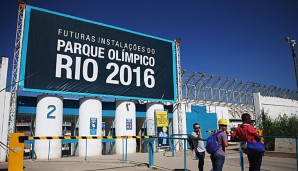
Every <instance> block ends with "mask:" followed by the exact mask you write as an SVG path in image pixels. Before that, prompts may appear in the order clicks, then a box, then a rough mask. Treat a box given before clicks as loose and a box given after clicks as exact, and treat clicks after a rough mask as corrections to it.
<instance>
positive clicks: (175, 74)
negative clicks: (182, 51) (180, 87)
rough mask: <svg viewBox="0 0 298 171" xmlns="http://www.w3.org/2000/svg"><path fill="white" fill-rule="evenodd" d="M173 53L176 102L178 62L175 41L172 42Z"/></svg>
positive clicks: (175, 97)
mask: <svg viewBox="0 0 298 171" xmlns="http://www.w3.org/2000/svg"><path fill="white" fill-rule="evenodd" d="M172 50H173V52H172V54H173V85H174V102H176V101H177V94H178V93H177V63H176V60H177V59H176V58H177V55H176V46H175V42H173V43H172Z"/></svg>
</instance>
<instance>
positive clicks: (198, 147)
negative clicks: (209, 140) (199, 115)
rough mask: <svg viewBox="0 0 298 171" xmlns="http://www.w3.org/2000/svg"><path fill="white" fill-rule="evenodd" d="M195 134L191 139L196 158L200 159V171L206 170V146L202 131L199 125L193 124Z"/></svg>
mask: <svg viewBox="0 0 298 171" xmlns="http://www.w3.org/2000/svg"><path fill="white" fill-rule="evenodd" d="M193 129H194V132H192V133H191V139H192V142H193V144H194V149H195V152H196V156H197V158H198V159H199V163H198V168H199V171H203V170H204V158H205V146H204V142H203V140H202V131H201V128H200V125H199V124H198V123H195V124H193Z"/></svg>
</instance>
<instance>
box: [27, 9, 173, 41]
mask: <svg viewBox="0 0 298 171" xmlns="http://www.w3.org/2000/svg"><path fill="white" fill-rule="evenodd" d="M27 6H29V5H27ZM29 7H30V8H32V9H35V10H39V11H43V12H47V13H51V14H55V15H59V16H62V17H67V18H72V19H76V20H80V21H84V22H87V23H92V24H96V25H100V26H105V27H109V28H113V29H116V30H121V31H125V32H128V33H133V34H137V35H141V36H145V37H149V38H153V39H157V40H161V41H165V42H170V43H171V42H173V41H172V40H167V39H163V38H160V37H156V36H151V35H148V34H144V33H140V32H136V31H132V30H128V29H124V28H121V27H116V26H112V25H108V24H104V23H101V22H95V21H92V20H87V19H84V18H80V17H75V16H72V15H68V14H63V13H59V12H55V11H51V10H47V9H43V8H39V7H33V6H29Z"/></svg>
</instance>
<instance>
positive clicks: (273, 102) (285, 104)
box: [254, 93, 298, 120]
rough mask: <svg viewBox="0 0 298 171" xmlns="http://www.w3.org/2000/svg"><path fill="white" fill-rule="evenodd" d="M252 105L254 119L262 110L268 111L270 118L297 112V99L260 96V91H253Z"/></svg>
mask: <svg viewBox="0 0 298 171" xmlns="http://www.w3.org/2000/svg"><path fill="white" fill-rule="evenodd" d="M254 105H255V114H256V120H257V119H258V118H259V117H260V116H261V112H262V110H264V112H265V113H268V114H269V116H270V117H271V118H272V119H275V118H277V117H278V115H284V114H286V115H287V116H291V115H292V114H298V101H295V100H290V99H282V98H279V97H267V96H261V95H260V93H254Z"/></svg>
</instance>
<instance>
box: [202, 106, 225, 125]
mask: <svg viewBox="0 0 298 171" xmlns="http://www.w3.org/2000/svg"><path fill="white" fill-rule="evenodd" d="M206 109H207V112H208V113H216V116H217V121H218V120H219V119H221V118H225V119H226V120H227V121H228V129H230V125H229V119H230V116H229V108H227V107H221V106H206Z"/></svg>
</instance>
